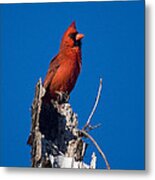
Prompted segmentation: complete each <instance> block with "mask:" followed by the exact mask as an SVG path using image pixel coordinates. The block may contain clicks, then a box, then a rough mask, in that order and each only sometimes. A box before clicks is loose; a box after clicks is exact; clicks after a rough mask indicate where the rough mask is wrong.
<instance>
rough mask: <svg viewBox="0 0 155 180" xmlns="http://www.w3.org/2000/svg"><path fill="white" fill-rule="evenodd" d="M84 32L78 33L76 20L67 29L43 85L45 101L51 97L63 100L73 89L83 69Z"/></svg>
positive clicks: (48, 100)
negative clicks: (82, 47)
mask: <svg viewBox="0 0 155 180" xmlns="http://www.w3.org/2000/svg"><path fill="white" fill-rule="evenodd" d="M83 37H84V35H83V34H80V33H78V31H77V29H76V24H75V22H72V23H71V25H70V26H69V27H68V29H67V30H66V31H65V33H64V35H63V37H62V40H61V43H60V49H59V53H58V54H57V55H56V56H55V57H54V58H53V59H52V60H51V62H50V65H49V68H48V71H47V74H46V77H45V80H44V83H43V86H44V88H45V89H46V94H45V96H44V98H43V100H44V102H50V101H51V99H54V100H56V99H58V98H59V100H60V101H62V99H63V98H64V97H65V98H67V97H68V96H69V94H70V92H71V91H72V90H73V88H74V86H75V84H76V81H77V78H78V76H79V73H80V70H81V65H82V62H81V39H82V38H83Z"/></svg>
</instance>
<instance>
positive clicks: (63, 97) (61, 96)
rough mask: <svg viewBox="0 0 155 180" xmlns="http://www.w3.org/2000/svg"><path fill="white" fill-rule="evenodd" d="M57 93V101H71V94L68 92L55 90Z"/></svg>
mask: <svg viewBox="0 0 155 180" xmlns="http://www.w3.org/2000/svg"><path fill="white" fill-rule="evenodd" d="M55 93H56V94H57V101H58V102H59V103H60V104H61V103H66V102H68V101H69V98H70V96H69V94H68V92H62V91H55Z"/></svg>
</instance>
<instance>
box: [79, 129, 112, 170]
mask: <svg viewBox="0 0 155 180" xmlns="http://www.w3.org/2000/svg"><path fill="white" fill-rule="evenodd" d="M79 132H81V133H82V134H84V135H85V136H86V137H87V138H89V139H90V140H91V141H92V143H93V144H94V145H95V147H96V148H97V150H98V151H99V153H100V154H101V156H102V158H103V159H104V161H105V164H106V167H107V169H108V170H110V165H109V163H108V160H107V158H106V156H105V154H104V153H103V151H102V150H101V148H100V147H99V145H98V144H97V142H96V141H95V139H94V138H93V137H92V136H91V135H90V134H88V133H87V132H86V131H85V130H79Z"/></svg>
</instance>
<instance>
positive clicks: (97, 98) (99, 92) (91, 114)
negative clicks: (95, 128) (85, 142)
mask: <svg viewBox="0 0 155 180" xmlns="http://www.w3.org/2000/svg"><path fill="white" fill-rule="evenodd" d="M101 90H102V78H100V85H99V89H98V93H97V97H96V100H95V104H94V107H93V109H92V112H91V113H90V115H89V118H88V120H87V122H86V124H85V125H84V127H83V130H85V129H86V128H87V127H88V126H89V124H90V121H91V119H92V117H93V114H94V113H95V110H96V108H97V105H98V102H99V99H100V96H101Z"/></svg>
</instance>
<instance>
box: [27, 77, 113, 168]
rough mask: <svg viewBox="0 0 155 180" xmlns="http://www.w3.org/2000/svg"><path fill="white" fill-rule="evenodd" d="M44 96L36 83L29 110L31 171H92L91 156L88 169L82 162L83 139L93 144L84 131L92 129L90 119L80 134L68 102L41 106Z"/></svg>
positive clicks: (85, 146) (94, 166)
mask: <svg viewBox="0 0 155 180" xmlns="http://www.w3.org/2000/svg"><path fill="white" fill-rule="evenodd" d="M44 95H45V89H44V87H43V86H42V81H41V79H39V81H38V83H37V85H36V90H35V97H34V100H33V103H32V107H31V118H32V124H31V133H30V136H29V139H28V144H30V145H31V147H32V149H31V162H32V167H51V168H79V169H81V168H86V169H95V168H96V159H97V158H96V155H95V153H94V152H93V153H92V157H91V160H90V165H88V164H86V163H84V161H83V159H84V155H85V152H86V149H87V144H86V143H85V142H84V140H83V138H82V137H87V138H89V139H90V140H91V141H92V142H93V141H94V139H93V138H92V137H91V136H90V135H89V134H88V133H87V131H86V128H90V129H91V126H90V118H89V122H87V123H86V125H85V127H84V128H83V129H82V130H79V129H78V118H77V114H75V113H74V112H73V110H72V107H71V105H70V104H69V103H68V102H66V103H61V104H59V103H58V102H57V101H53V100H52V101H51V104H45V103H42V98H43V96H44ZM93 143H94V145H95V146H96V145H97V146H96V147H97V149H98V150H100V151H99V152H100V154H101V155H102V157H103V158H104V160H105V163H106V165H107V169H110V166H109V164H108V161H107V160H106V158H105V157H104V156H105V155H104V154H103V152H102V151H101V149H100V148H99V146H98V144H97V143H96V141H94V142H93ZM95 143H96V144H95Z"/></svg>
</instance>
